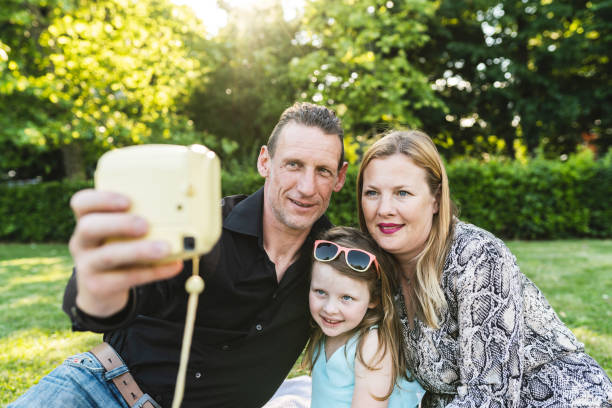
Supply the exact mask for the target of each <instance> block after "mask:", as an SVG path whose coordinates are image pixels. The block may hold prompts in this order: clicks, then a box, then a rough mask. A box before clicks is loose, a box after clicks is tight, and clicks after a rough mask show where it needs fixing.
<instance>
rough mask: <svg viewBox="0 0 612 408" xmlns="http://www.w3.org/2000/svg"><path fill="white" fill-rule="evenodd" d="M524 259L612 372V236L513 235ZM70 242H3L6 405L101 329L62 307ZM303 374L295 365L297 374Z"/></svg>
mask: <svg viewBox="0 0 612 408" xmlns="http://www.w3.org/2000/svg"><path fill="white" fill-rule="evenodd" d="M508 244H509V246H510V248H511V249H512V251H513V252H514V254H515V255H516V256H517V258H518V262H519V265H520V266H521V269H522V271H523V272H525V273H526V274H527V275H528V276H529V277H530V278H531V279H532V280H533V281H534V282H535V283H536V285H538V287H539V288H540V289H541V290H542V291H543V292H544V294H545V295H546V297H547V299H548V301H549V302H550V303H551V304H552V306H553V307H554V308H555V310H556V311H557V313H558V314H559V316H560V317H561V319H562V320H563V321H564V322H565V323H566V324H567V325H568V326H569V327H570V328H571V329H572V330H573V331H574V333H575V334H576V336H577V337H578V338H579V339H580V340H581V341H582V342H584V343H585V346H586V350H587V352H588V353H589V354H591V355H592V356H593V357H594V358H595V359H596V360H597V361H598V362H599V363H600V364H601V365H602V366H603V367H604V368H605V370H606V371H607V373H608V375H609V376H612V299H611V297H612V240H605V241H597V240H575V241H544V242H519V241H514V242H509V243H508ZM71 268H72V262H71V260H70V256H69V254H68V250H67V248H66V246H65V245H46V244H45V245H41V244H37V245H18V244H0V350H1V351H0V406H4V405H6V404H8V403H9V402H11V401H13V400H14V399H15V398H16V397H17V396H19V395H21V394H22V393H23V392H25V391H26V390H27V389H28V388H29V387H30V386H31V385H33V384H35V383H36V382H37V381H38V380H39V379H40V378H41V377H42V376H44V375H45V374H47V373H49V372H50V371H51V370H52V369H53V368H54V367H55V366H57V365H58V364H60V363H61V362H62V361H63V360H64V359H65V358H66V357H67V356H69V355H71V354H74V353H77V352H80V351H85V350H87V349H89V348H91V347H92V346H93V345H95V344H97V343H98V342H99V341H100V340H101V335H99V334H92V333H72V332H71V330H70V324H69V320H68V317H67V316H66V315H64V313H63V312H62V310H61V302H62V295H63V289H64V285H65V284H66V281H67V279H68V277H69V275H70V271H71ZM298 374H301V371H300V370H299V368H298V367H297V365H296V368H294V370H293V371H292V373H291V376H294V375H298Z"/></svg>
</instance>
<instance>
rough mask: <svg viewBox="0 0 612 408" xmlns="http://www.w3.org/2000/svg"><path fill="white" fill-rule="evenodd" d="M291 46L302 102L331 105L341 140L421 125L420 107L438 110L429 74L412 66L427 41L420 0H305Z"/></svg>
mask: <svg viewBox="0 0 612 408" xmlns="http://www.w3.org/2000/svg"><path fill="white" fill-rule="evenodd" d="M306 7H307V8H306V11H305V17H304V22H303V27H304V28H303V30H302V31H301V32H299V33H298V36H297V38H296V39H297V41H298V43H299V45H300V46H301V47H303V48H304V50H305V53H304V55H303V56H302V57H300V58H295V59H294V60H293V61H292V62H291V75H292V78H293V80H294V82H295V83H296V86H297V88H298V89H304V92H302V93H301V94H300V98H302V99H309V100H312V101H314V102H317V103H323V104H326V105H328V106H330V107H333V108H334V109H335V110H336V111H337V113H338V114H339V115H340V116H341V117H342V120H343V122H344V124H345V127H346V129H347V131H346V133H347V134H354V135H363V134H369V135H372V134H373V133H376V132H377V131H379V130H380V129H384V128H386V127H389V126H392V125H398V124H403V125H407V126H411V127H418V126H420V125H421V120H420V119H419V115H418V114H417V112H418V111H419V109H422V108H423V107H432V108H440V109H443V106H442V105H441V103H440V102H439V100H438V99H437V98H436V97H435V96H434V94H433V90H432V89H431V87H430V85H429V83H428V79H427V76H426V75H425V74H424V73H423V71H422V70H420V69H419V68H417V67H415V66H414V64H413V59H412V55H413V53H414V52H415V50H418V49H419V48H420V47H423V46H425V45H426V43H427V40H428V35H427V26H426V25H425V24H424V22H425V21H426V17H427V16H430V15H432V14H433V12H434V9H435V2H430V1H426V0H418V1H396V2H387V1H383V0H378V1H371V0H344V1H335V2H328V1H311V2H309V3H308V4H307V6H306Z"/></svg>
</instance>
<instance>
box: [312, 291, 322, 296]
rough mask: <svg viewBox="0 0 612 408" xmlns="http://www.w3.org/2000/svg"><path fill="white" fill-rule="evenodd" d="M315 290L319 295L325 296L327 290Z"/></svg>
mask: <svg viewBox="0 0 612 408" xmlns="http://www.w3.org/2000/svg"><path fill="white" fill-rule="evenodd" d="M313 292H314V293H316V294H317V295H319V296H323V295H324V294H325V291H324V290H321V289H315V290H313Z"/></svg>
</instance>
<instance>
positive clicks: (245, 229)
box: [223, 187, 332, 244]
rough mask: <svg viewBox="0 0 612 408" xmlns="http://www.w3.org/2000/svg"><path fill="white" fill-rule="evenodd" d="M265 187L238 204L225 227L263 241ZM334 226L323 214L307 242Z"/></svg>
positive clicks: (224, 224)
mask: <svg viewBox="0 0 612 408" xmlns="http://www.w3.org/2000/svg"><path fill="white" fill-rule="evenodd" d="M263 199H264V191H263V187H261V188H260V189H259V190H257V191H256V192H254V193H253V194H251V195H250V196H248V197H247V198H245V199H244V200H242V201H241V202H239V203H238V204H236V206H235V207H234V208H233V209H232V211H231V212H230V213H229V214H228V216H227V217H226V218H225V220H223V228H226V229H228V230H230V231H234V232H238V233H240V234H246V235H251V236H254V237H257V238H259V240H258V241H259V242H260V244H262V243H263ZM331 226H332V224H331V222H330V221H329V219H328V218H327V216H326V215H325V214H323V215H322V216H321V217H320V218H319V219H318V220H317V221H316V222H315V223H314V225H313V226H312V229H311V230H310V233H309V234H308V238H307V242H310V241H312V239H313V238H314V237H315V236H316V235H318V234H319V233H321V232H322V231H325V230H327V229H329V228H330V227H331Z"/></svg>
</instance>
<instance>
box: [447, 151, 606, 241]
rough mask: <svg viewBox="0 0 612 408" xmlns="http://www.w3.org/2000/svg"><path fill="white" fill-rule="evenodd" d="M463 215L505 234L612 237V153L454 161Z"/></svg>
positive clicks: (453, 181) (453, 182) (455, 191)
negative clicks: (611, 200)
mask: <svg viewBox="0 0 612 408" xmlns="http://www.w3.org/2000/svg"><path fill="white" fill-rule="evenodd" d="M448 175H449V184H450V186H451V195H452V196H453V199H454V200H455V202H456V203H457V204H458V205H459V207H460V209H461V214H460V216H461V218H462V219H463V220H466V221H469V222H472V223H474V224H476V225H478V226H480V227H482V228H485V229H487V230H489V231H491V232H493V233H494V234H496V235H498V236H500V237H503V238H516V239H519V238H520V239H557V238H569V237H599V238H604V237H607V238H609V237H612V228H611V224H612V212H611V211H610V207H609V205H608V202H609V196H610V193H611V192H612V187H611V180H612V160H610V155H608V156H606V158H604V159H602V160H598V161H596V160H594V159H593V157H592V154H591V153H590V152H589V151H584V152H581V153H579V154H576V155H573V156H571V157H569V159H568V160H567V161H565V162H561V161H554V160H544V159H540V158H537V159H534V160H532V161H530V162H529V163H528V164H521V163H518V162H510V161H503V160H493V161H491V162H488V163H481V162H477V161H475V160H463V161H456V162H454V163H452V164H451V165H449V166H448Z"/></svg>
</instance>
